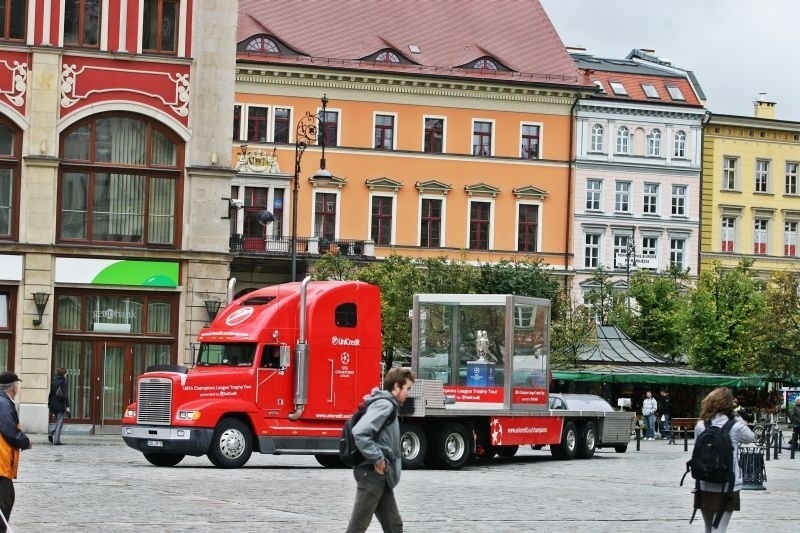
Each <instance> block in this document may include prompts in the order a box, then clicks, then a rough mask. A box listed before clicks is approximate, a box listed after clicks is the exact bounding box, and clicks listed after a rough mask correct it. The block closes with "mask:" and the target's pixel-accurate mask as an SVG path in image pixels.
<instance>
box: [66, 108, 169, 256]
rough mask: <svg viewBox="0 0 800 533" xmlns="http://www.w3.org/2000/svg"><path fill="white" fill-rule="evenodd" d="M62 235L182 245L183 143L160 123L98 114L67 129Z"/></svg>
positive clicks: (74, 238)
mask: <svg viewBox="0 0 800 533" xmlns="http://www.w3.org/2000/svg"><path fill="white" fill-rule="evenodd" d="M60 155H61V161H62V162H61V167H60V169H59V183H58V224H57V232H58V240H59V241H60V242H66V241H70V242H75V241H77V242H90V243H97V244H111V243H125V244H126V245H127V246H148V245H155V246H175V245H176V243H177V242H178V236H179V231H178V228H180V222H181V221H180V206H179V204H178V198H180V196H181V194H180V192H181V186H182V181H181V177H182V174H181V172H180V169H181V168H182V165H183V144H182V143H180V142H179V140H178V139H177V138H176V137H175V136H174V135H172V134H171V133H170V132H169V131H168V130H166V129H165V128H164V127H163V126H161V125H160V124H158V123H156V122H154V121H152V120H149V119H144V118H140V117H136V116H130V115H113V114H106V115H98V116H95V117H91V118H89V119H87V120H85V121H83V122H80V123H78V124H76V125H75V126H73V127H71V128H70V129H69V130H67V131H65V132H64V133H63V134H62V137H61V150H60Z"/></svg>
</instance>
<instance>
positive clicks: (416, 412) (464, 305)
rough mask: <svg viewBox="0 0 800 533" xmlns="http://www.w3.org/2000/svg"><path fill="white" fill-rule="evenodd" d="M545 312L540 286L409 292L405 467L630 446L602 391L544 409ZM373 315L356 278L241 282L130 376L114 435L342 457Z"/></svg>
mask: <svg viewBox="0 0 800 533" xmlns="http://www.w3.org/2000/svg"><path fill="white" fill-rule="evenodd" d="M231 292H232V291H231ZM549 312H550V307H549V302H548V301H546V300H539V299H533V298H523V297H517V296H510V295H415V296H414V309H413V313H412V317H413V320H412V327H413V335H412V338H413V343H414V344H413V353H412V367H413V370H414V371H415V372H416V374H417V376H418V380H417V381H416V383H415V385H414V388H413V389H412V393H411V397H410V398H409V400H408V401H407V402H406V405H405V406H404V407H403V411H402V413H401V414H402V415H403V416H402V422H401V440H402V446H403V464H404V466H405V467H406V468H415V467H419V466H420V465H422V464H426V465H429V466H435V467H439V468H450V469H457V468H460V467H461V466H463V465H464V464H465V463H466V462H467V461H469V460H470V459H471V458H473V457H475V456H478V457H490V456H492V455H494V454H500V455H506V456H508V455H513V453H515V452H516V451H517V448H518V446H520V445H532V446H534V447H540V446H544V445H550V448H551V452H552V454H553V455H554V456H556V457H558V458H563V459H571V458H573V457H575V456H578V457H591V456H592V455H593V454H594V451H595V449H596V448H598V447H614V448H615V449H616V450H617V451H625V448H626V447H627V443H628V440H629V438H630V432H631V428H632V424H633V415H632V414H631V413H623V412H615V411H613V409H611V408H610V407H608V404H607V403H606V402H604V401H602V400H600V402H601V403H598V404H592V403H591V402H589V403H586V402H583V403H579V402H577V401H576V402H575V403H573V405H582V406H583V407H582V408H581V409H578V410H576V409H572V408H571V407H569V405H570V404H571V403H572V402H570V401H569V399H568V398H567V396H568V395H564V398H563V399H565V400H566V404H565V405H567V406H568V408H567V409H564V408H563V407H564V405H553V406H552V407H553V409H551V405H550V401H549V394H548V386H549V358H548V345H549V344H548V342H549V339H548V331H549V320H550V316H549ZM380 316H381V305H380V293H379V290H378V288H377V287H375V286H373V285H369V284H367V283H363V282H356V281H342V282H333V281H323V282H310V281H309V279H308V278H307V279H305V280H304V281H303V282H302V283H288V284H283V285H275V286H271V287H267V288H263V289H259V290H256V291H254V292H250V293H248V294H246V295H244V296H242V297H240V298H238V299H237V300H235V301H232V302H230V303H229V305H227V306H226V307H225V308H224V309H223V310H222V311H221V312H220V313H219V315H218V316H217V317H216V318H215V319H214V321H213V322H212V323H211V324H210V325H209V326H208V327H206V328H204V329H203V330H202V331H201V332H200V335H199V338H198V340H199V343H200V344H199V349H198V352H197V355H196V358H195V361H194V364H193V365H192V366H191V368H187V367H184V366H177V365H162V366H154V367H151V368H149V369H148V371H147V372H146V373H144V374H142V375H141V376H140V377H139V379H138V382H137V399H136V402H135V403H133V404H131V405H130V406H128V408H127V409H126V412H125V416H124V419H123V427H122V437H123V439H124V440H125V442H126V443H127V444H128V446H130V447H132V448H134V449H136V450H139V451H141V452H142V453H143V454H144V456H145V458H146V459H147V460H148V461H149V462H150V463H152V464H154V465H156V466H174V465H176V464H178V463H179V462H180V461H181V460H182V459H183V458H184V457H185V456H186V455H193V456H200V455H207V456H208V458H209V459H210V460H211V462H212V463H213V464H214V465H216V466H218V467H223V468H236V467H240V466H242V465H244V464H245V463H246V462H247V461H248V459H249V458H250V456H251V454H252V452H253V451H257V452H260V453H267V454H313V455H314V456H315V457H316V459H317V461H318V462H319V463H320V464H321V465H323V466H326V467H336V466H341V463H340V461H339V457H338V442H339V436H340V434H341V428H342V424H343V423H344V421H345V420H346V419H347V418H348V417H349V416H350V415H351V414H352V413H353V411H354V410H355V409H356V407H357V405H358V403H359V402H360V401H361V399H362V397H363V396H364V394H367V393H368V392H369V391H370V389H372V387H375V386H378V385H380V383H381V375H382V373H383V370H384V369H383V366H382V356H381V353H382V350H381V320H380ZM576 399H577V398H576ZM601 404H602V405H601ZM558 407H561V408H560V409H559V408H558ZM570 409H572V410H570Z"/></svg>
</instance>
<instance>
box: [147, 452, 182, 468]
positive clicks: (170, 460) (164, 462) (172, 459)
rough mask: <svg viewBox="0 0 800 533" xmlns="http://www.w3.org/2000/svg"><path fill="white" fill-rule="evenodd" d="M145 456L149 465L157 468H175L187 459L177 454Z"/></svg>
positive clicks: (151, 454) (148, 454) (149, 454)
mask: <svg viewBox="0 0 800 533" xmlns="http://www.w3.org/2000/svg"><path fill="white" fill-rule="evenodd" d="M143 455H144V458H145V459H147V462H148V463H150V464H151V465H155V466H175V465H176V464H178V463H180V462H181V461H182V460H183V458H184V457H186V456H185V455H181V454H177V453H145V454H143Z"/></svg>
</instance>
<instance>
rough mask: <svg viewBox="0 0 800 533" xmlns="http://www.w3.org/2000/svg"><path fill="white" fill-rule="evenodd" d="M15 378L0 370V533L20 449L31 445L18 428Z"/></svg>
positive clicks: (11, 502)
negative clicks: (0, 513) (0, 515)
mask: <svg viewBox="0 0 800 533" xmlns="http://www.w3.org/2000/svg"><path fill="white" fill-rule="evenodd" d="M20 381H22V380H21V379H19V376H17V375H16V374H15V373H14V372H2V373H0V436H2V438H0V511H2V513H3V518H2V520H0V533H5V531H6V526H7V522H8V520H9V517H10V516H11V509H12V508H13V507H14V497H15V494H14V482H13V480H14V479H16V478H17V467H18V466H19V452H20V450H27V449H29V448H30V447H31V440H30V439H29V438H28V436H27V435H25V433H23V432H22V430H21V429H20V428H19V415H18V414H17V407H16V406H15V405H14V397H15V396H16V395H17V393H18V392H19V382H20Z"/></svg>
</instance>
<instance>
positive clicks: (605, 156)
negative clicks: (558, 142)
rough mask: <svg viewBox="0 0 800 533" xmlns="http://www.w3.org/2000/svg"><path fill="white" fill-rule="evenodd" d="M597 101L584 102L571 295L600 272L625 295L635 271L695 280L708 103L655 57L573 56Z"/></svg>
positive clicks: (683, 75) (580, 294) (690, 79)
mask: <svg viewBox="0 0 800 533" xmlns="http://www.w3.org/2000/svg"><path fill="white" fill-rule="evenodd" d="M572 57H573V58H574V59H575V63H576V65H577V66H578V67H579V68H580V69H582V71H583V72H584V74H585V75H586V76H587V78H588V79H590V80H591V81H592V82H593V83H594V84H595V85H596V87H597V90H598V92H597V93H596V94H594V95H592V96H591V97H588V98H584V99H582V100H581V101H580V102H579V103H578V112H577V127H576V129H577V140H576V146H577V151H576V156H575V158H576V173H575V174H576V178H575V191H574V195H575V201H574V206H575V225H574V231H573V243H574V248H573V251H574V254H575V278H574V285H573V295H574V296H575V299H576V300H577V301H579V302H581V301H583V299H584V297H585V296H586V294H587V293H588V292H589V291H591V290H592V289H594V288H596V287H594V286H593V285H592V284H591V283H590V280H589V278H590V277H591V275H592V274H593V273H594V272H595V271H596V270H597V269H598V268H601V267H602V268H604V269H605V270H607V271H608V272H610V273H611V274H612V279H613V280H614V284H615V286H616V288H617V289H618V290H622V291H624V290H627V284H628V274H629V272H630V271H631V270H633V269H649V270H651V271H653V272H663V271H665V270H668V269H669V267H670V265H671V264H675V265H677V266H678V267H679V268H680V269H681V270H685V271H686V270H688V272H689V274H690V275H696V274H697V272H698V257H699V255H698V251H699V240H700V239H699V226H700V169H701V156H702V153H701V149H700V148H701V140H702V135H701V133H702V125H703V119H704V117H705V116H706V111H705V108H704V100H705V96H704V95H703V92H702V90H701V88H700V86H699V84H698V83H697V81H696V80H695V78H694V76H693V75H692V74H691V73H690V72H687V71H684V70H681V69H678V68H675V67H674V66H673V65H671V64H669V63H668V62H665V61H663V60H660V59H659V58H658V57H656V56H655V55H654V54H652V52H650V51H642V50H633V51H632V52H631V53H630V54H629V55H628V57H627V58H625V59H606V58H598V57H595V56H593V55H591V54H587V53H586V52H585V50H581V49H575V50H573V53H572Z"/></svg>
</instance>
